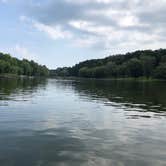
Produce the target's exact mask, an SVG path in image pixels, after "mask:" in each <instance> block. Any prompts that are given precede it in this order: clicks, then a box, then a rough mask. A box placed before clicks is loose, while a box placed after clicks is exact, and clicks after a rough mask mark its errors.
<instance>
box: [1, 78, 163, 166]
mask: <svg viewBox="0 0 166 166" xmlns="http://www.w3.org/2000/svg"><path fill="white" fill-rule="evenodd" d="M0 166H166V82H151V83H147V82H146V83H141V82H129V81H126V82H125V81H101V80H98V81H97V80H56V79H48V80H42V79H41V80H36V79H31V80H17V79H15V80H11V79H8V80H5V79H0Z"/></svg>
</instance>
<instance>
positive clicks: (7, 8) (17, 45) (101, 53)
mask: <svg viewBox="0 0 166 166" xmlns="http://www.w3.org/2000/svg"><path fill="white" fill-rule="evenodd" d="M165 27H166V0H26V1H25V0H0V39H1V40H0V52H4V53H10V54H11V55H12V56H15V57H17V58H20V59H22V58H26V59H29V60H31V59H33V60H35V61H37V62H38V63H40V64H44V65H47V66H48V67H49V68H50V69H54V68H57V67H64V66H72V65H74V64H76V63H78V62H80V61H84V60H87V59H96V58H103V57H106V56H109V55H113V54H121V53H127V52H132V51H135V50H145V49H153V50H154V49H159V48H165V47H166V37H165V36H166V28H165Z"/></svg>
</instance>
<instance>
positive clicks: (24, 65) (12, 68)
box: [0, 53, 49, 76]
mask: <svg viewBox="0 0 166 166" xmlns="http://www.w3.org/2000/svg"><path fill="white" fill-rule="evenodd" d="M0 74H13V75H26V76H49V70H48V68H47V67H46V66H44V65H39V64H38V63H36V62H34V61H29V60H26V59H23V60H19V59H17V58H14V57H11V56H10V55H9V54H4V53H0Z"/></svg>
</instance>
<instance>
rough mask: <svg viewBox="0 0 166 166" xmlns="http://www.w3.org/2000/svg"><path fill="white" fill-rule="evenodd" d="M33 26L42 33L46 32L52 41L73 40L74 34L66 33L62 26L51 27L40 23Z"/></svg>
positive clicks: (34, 23)
mask: <svg viewBox="0 0 166 166" xmlns="http://www.w3.org/2000/svg"><path fill="white" fill-rule="evenodd" d="M33 26H34V27H35V28H36V29H38V30H39V31H41V32H45V33H46V34H48V35H49V37H50V38H52V39H55V40H57V39H66V38H71V37H72V33H70V32H69V31H65V30H63V29H62V27H61V26H60V25H57V26H49V25H45V24H42V23H39V22H33Z"/></svg>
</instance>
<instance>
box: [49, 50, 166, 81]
mask: <svg viewBox="0 0 166 166" xmlns="http://www.w3.org/2000/svg"><path fill="white" fill-rule="evenodd" d="M50 75H51V76H64V77H66V76H73V77H86V78H139V77H145V78H157V79H166V49H159V50H154V51H152V50H143V51H135V52H132V53H126V54H125V55H123V54H119V55H112V56H109V57H106V58H104V59H93V60H87V61H84V62H81V63H79V64H76V65H75V66H73V67H64V68H57V69H56V70H51V71H50Z"/></svg>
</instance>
